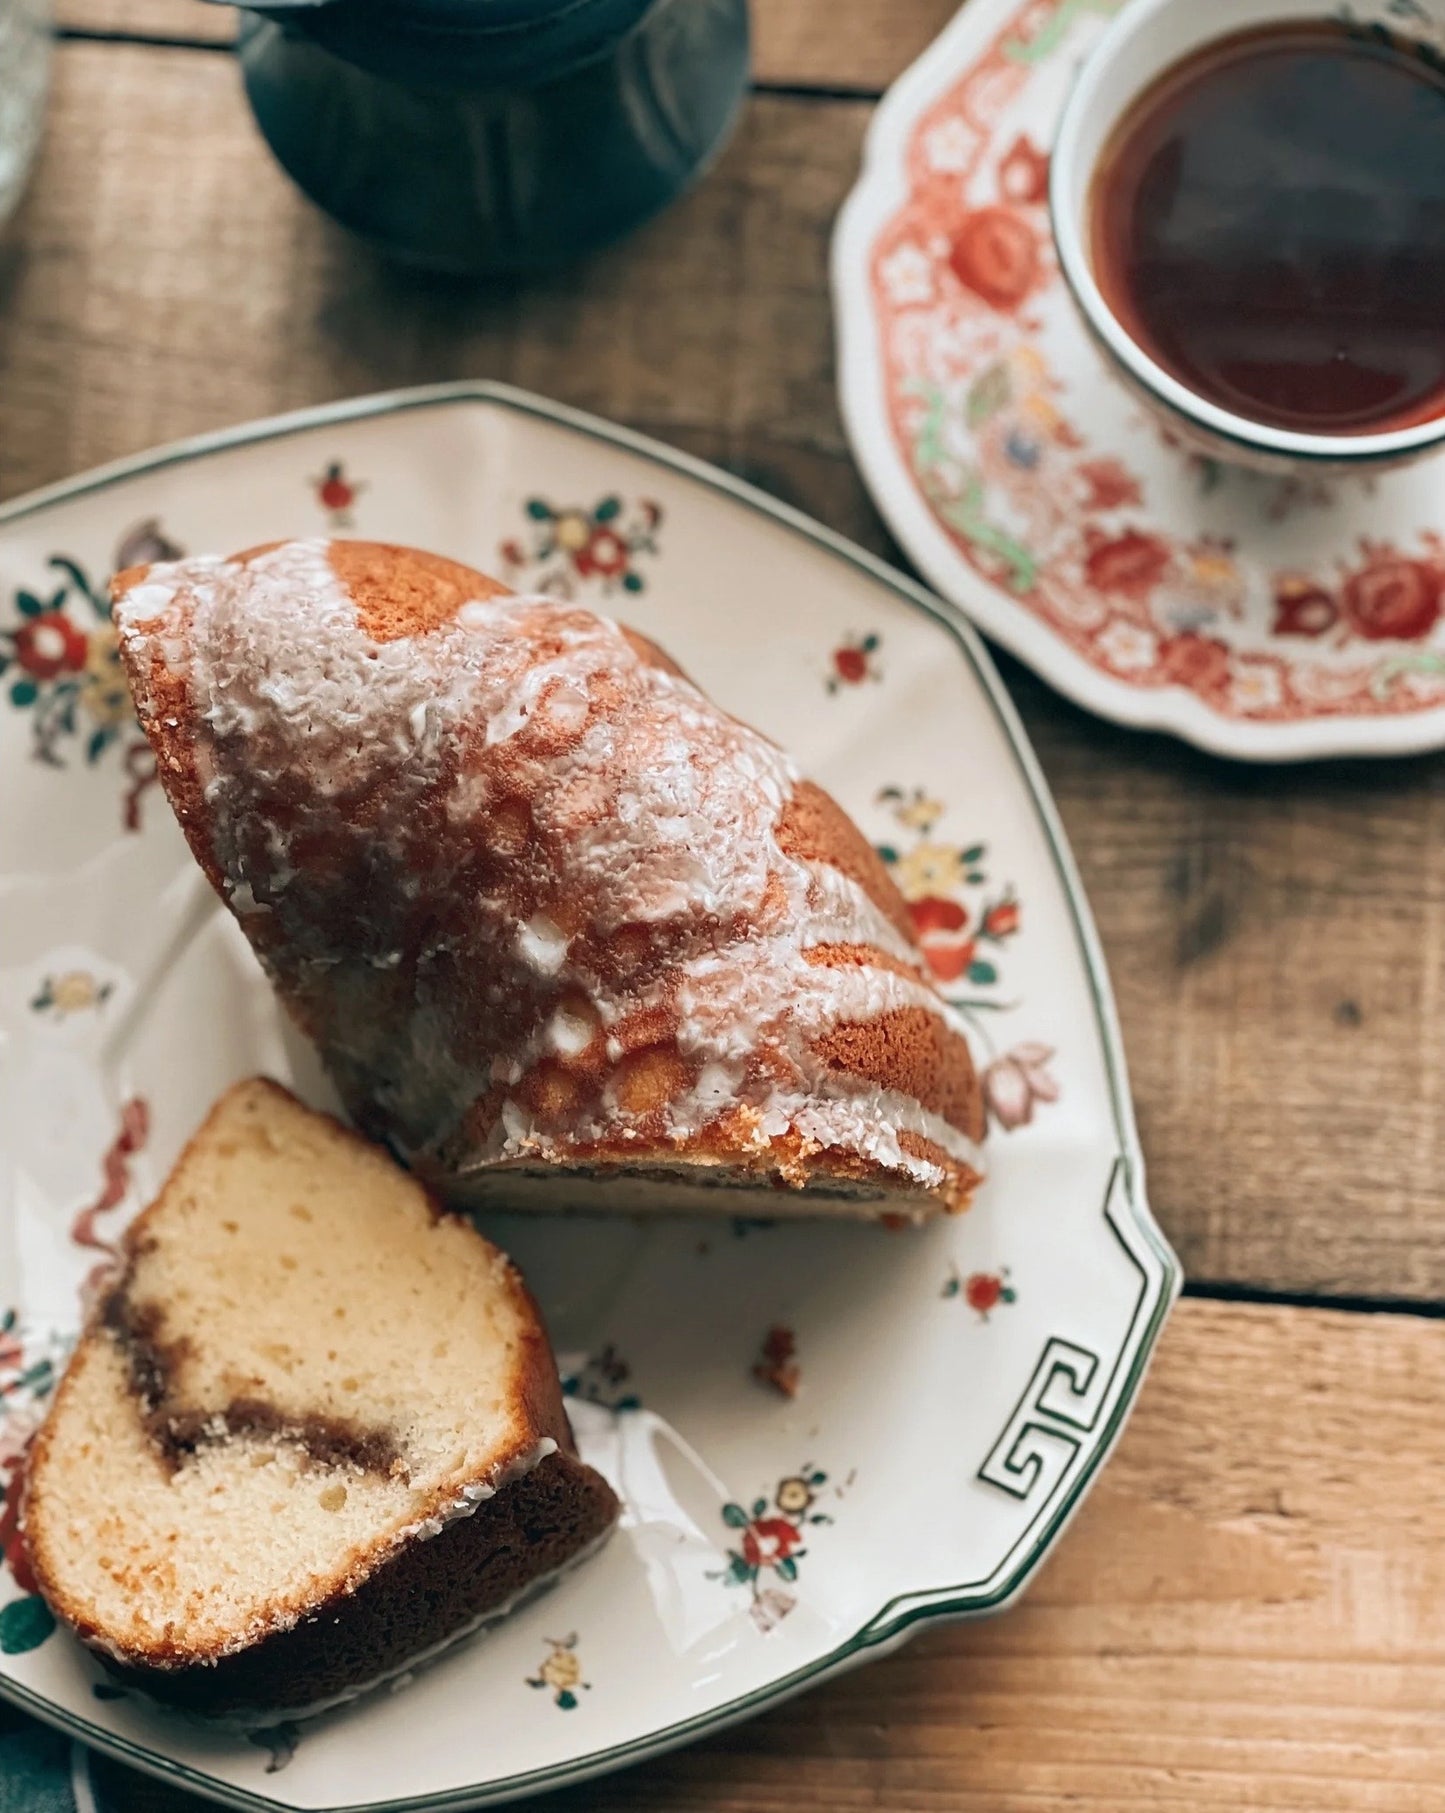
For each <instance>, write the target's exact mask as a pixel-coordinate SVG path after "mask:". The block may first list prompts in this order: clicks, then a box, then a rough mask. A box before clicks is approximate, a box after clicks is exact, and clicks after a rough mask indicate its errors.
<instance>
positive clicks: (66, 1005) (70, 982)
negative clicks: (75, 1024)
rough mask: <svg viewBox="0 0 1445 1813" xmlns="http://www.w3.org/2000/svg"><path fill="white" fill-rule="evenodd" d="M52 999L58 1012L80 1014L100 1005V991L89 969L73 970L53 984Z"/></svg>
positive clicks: (51, 989) (57, 978) (56, 979)
mask: <svg viewBox="0 0 1445 1813" xmlns="http://www.w3.org/2000/svg"><path fill="white" fill-rule="evenodd" d="M50 999H51V1001H52V1002H53V1003H54V1005H55V1007H56V1010H57V1011H58V1012H60V1013H63V1014H78V1013H83V1012H84V1011H85V1009H86V1008H87V1007H95V1006H97V1005H98V1004H99V1001H100V989H99V988H98V987H97V985H96V980H95V977H94V976H92V975H91V973H90V971H89V970H88V969H72V970H67V971H66V973H65V974H64V975H63V976H57V977H56V978H55V980H54V981H53V982H52V983H51V985H50Z"/></svg>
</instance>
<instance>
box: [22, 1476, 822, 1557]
mask: <svg viewBox="0 0 1445 1813" xmlns="http://www.w3.org/2000/svg"><path fill="white" fill-rule="evenodd" d="M29 1452H30V1450H29V1447H28V1446H27V1447H26V1449H25V1450H24V1452H23V1453H21V1454H17V1455H16V1456H15V1457H14V1458H13V1459H12V1460H10V1461H9V1462H8V1463H7V1464H6V1466H5V1468H4V1469H3V1484H4V1487H5V1497H4V1500H3V1502H0V1555H3V1556H4V1558H5V1561H6V1562H7V1564H8V1565H9V1568H10V1572H11V1573H12V1574H13V1575H14V1576H15V1584H16V1586H18V1587H19V1588H20V1590H21V1592H22V1593H38V1592H39V1591H40V1588H39V1586H38V1585H37V1584H36V1580H35V1576H34V1574H32V1573H31V1571H30V1557H29V1556H28V1555H27V1554H26V1552H25V1538H24V1537H23V1535H22V1534H21V1531H20V1500H21V1497H22V1495H23V1493H24V1490H25V1462H26V1458H27V1456H28V1455H29ZM788 1527H789V1529H791V1528H792V1525H791V1524H789V1526H788Z"/></svg>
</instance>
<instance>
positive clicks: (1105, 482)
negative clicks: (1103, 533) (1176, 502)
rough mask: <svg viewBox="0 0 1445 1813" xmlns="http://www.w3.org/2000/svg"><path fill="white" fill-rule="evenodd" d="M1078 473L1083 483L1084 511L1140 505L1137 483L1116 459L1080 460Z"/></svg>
mask: <svg viewBox="0 0 1445 1813" xmlns="http://www.w3.org/2000/svg"><path fill="white" fill-rule="evenodd" d="M1078 473H1079V477H1080V478H1081V479H1083V481H1084V486H1085V490H1084V497H1083V505H1084V508H1085V509H1086V510H1118V509H1120V508H1122V507H1123V506H1124V505H1125V504H1138V503H1142V502H1143V493H1142V492H1141V491H1140V489H1139V481H1138V480H1137V479H1136V478H1135V477H1134V475H1133V474H1132V473H1131V472H1130V471H1128V469H1127V468H1126V467H1125V466H1124V464H1123V462H1122V461H1120V460H1116V459H1114V458H1112V457H1110V458H1105V459H1098V460H1084V461H1082V462H1081V463H1080V465H1079V468H1078Z"/></svg>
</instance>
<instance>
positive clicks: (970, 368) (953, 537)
mask: <svg viewBox="0 0 1445 1813" xmlns="http://www.w3.org/2000/svg"><path fill="white" fill-rule="evenodd" d="M1116 10H1117V0H969V4H968V5H967V6H966V7H964V8H963V9H962V10H961V11H960V13H959V14H958V16H957V17H956V18H955V19H954V21H953V22H952V23H951V24H950V25H949V26H948V27H947V29H946V30H945V31H944V32H943V33H942V35H941V36H940V37H939V38H937V39H936V40H935V42H934V43H933V44H932V45H930V47H929V48H928V50H926V51H925V52H924V54H923V56H922V57H920V58H919V60H918V61H917V62H916V63H915V64H914V65H913V66H912V68H911V69H909V70H908V71H907V72H906V74H905V75H904V76H903V77H902V78H901V80H899V81H898V82H897V83H896V84H895V85H894V87H893V88H892V89H891V90H890V91H889V93H888V95H887V97H886V98H885V100H884V101H883V103H882V105H881V106H880V107H879V109H878V112H877V114H876V115H875V117H874V119H873V122H872V125H871V127H870V130H869V133H868V140H867V145H866V149H865V153H864V160H863V169H862V172H861V174H860V177H859V180H858V184H857V186H856V188H855V189H854V190H853V193H852V194H851V196H850V197H849V198H848V201H847V203H846V205H845V206H844V208H843V211H842V213H841V215H840V217H839V221H838V227H837V231H836V234H835V237H834V242H833V294H834V306H835V309H836V313H837V318H838V336H839V359H838V369H839V385H840V390H841V395H842V406H843V415H844V420H845V422H846V424H847V429H848V434H849V438H850V441H851V444H852V448H853V453H854V456H855V457H856V459H857V461H858V464H859V466H860V467H861V468H862V471H863V474H864V477H865V479H866V480H867V482H868V485H869V487H870V489H871V490H872V493H873V496H874V498H875V500H876V502H877V503H878V506H879V508H880V510H881V511H882V512H883V514H884V516H885V517H886V518H887V519H888V522H889V524H890V526H891V527H892V529H893V531H894V533H895V534H896V535H897V537H898V539H899V541H900V543H901V544H902V545H903V547H904V548H905V549H906V550H907V552H908V555H909V557H910V558H911V559H912V560H913V561H914V562H915V563H916V565H917V566H918V568H919V570H920V571H921V572H922V573H923V574H924V575H925V576H926V577H927V579H928V580H929V581H930V583H931V584H933V585H934V586H936V587H937V588H938V590H939V591H940V592H941V593H942V594H943V595H944V596H945V597H947V598H950V599H952V601H953V602H954V603H955V604H957V605H959V606H960V607H961V608H962V609H964V610H966V611H967V612H968V614H969V615H970V616H971V617H972V618H973V620H974V621H975V622H976V623H978V624H979V625H980V626H981V627H982V628H983V629H985V630H986V631H987V632H988V633H989V635H991V636H996V637H997V638H998V640H999V641H1000V642H1002V643H1004V644H1005V645H1006V646H1007V647H1008V648H1010V649H1011V650H1012V651H1013V652H1014V653H1015V654H1016V655H1018V656H1019V657H1020V658H1021V659H1022V660H1024V661H1027V662H1028V663H1029V664H1030V665H1031V666H1033V667H1034V668H1036V669H1037V670H1038V672H1039V673H1040V674H1042V675H1043V677H1044V678H1045V679H1047V680H1048V681H1050V683H1051V684H1053V685H1054V686H1057V687H1058V688H1059V690H1060V691H1061V692H1064V693H1066V694H1067V695H1068V696H1069V697H1070V698H1072V699H1074V700H1075V701H1076V702H1077V703H1079V704H1080V705H1083V706H1084V707H1085V708H1086V709H1088V710H1090V711H1095V712H1098V713H1099V714H1100V715H1101V716H1103V717H1108V718H1113V719H1116V720H1117V721H1119V722H1120V723H1124V724H1133V725H1139V726H1144V727H1148V728H1152V729H1158V730H1168V731H1172V732H1174V733H1175V734H1176V735H1178V736H1181V737H1184V738H1187V739H1188V740H1189V741H1190V742H1193V743H1197V744H1199V745H1200V746H1201V747H1203V748H1205V749H1210V750H1214V751H1216V752H1217V753H1219V754H1221V755H1229V756H1236V757H1240V758H1243V759H1246V760H1251V761H1285V760H1297V759H1302V758H1305V757H1313V756H1329V755H1347V754H1359V755H1392V754H1401V753H1405V752H1408V751H1412V750H1423V749H1433V748H1437V747H1439V746H1441V745H1442V744H1445V531H1442V526H1441V521H1442V506H1445V455H1434V456H1432V457H1429V458H1426V459H1424V460H1422V461H1420V462H1418V463H1417V464H1414V465H1411V466H1408V467H1405V468H1401V469H1399V470H1397V471H1393V472H1386V473H1377V474H1372V475H1360V476H1355V475H1350V476H1343V477H1333V476H1332V477H1323V476H1320V477H1314V476H1310V475H1305V476H1301V477H1290V478H1270V477H1265V476H1262V475H1258V474H1252V473H1248V472H1245V471H1243V470H1242V469H1238V468H1227V467H1224V466H1221V465H1219V464H1217V463H1216V462H1214V461H1212V460H1208V459H1204V458H1201V457H1199V456H1198V455H1195V454H1192V453H1190V452H1189V450H1188V449H1187V448H1186V447H1184V446H1183V445H1180V444H1175V443H1172V442H1171V440H1170V439H1169V438H1168V436H1167V435H1166V433H1165V431H1164V430H1163V429H1161V427H1160V425H1159V424H1158V422H1157V420H1156V419H1155V418H1154V417H1153V416H1152V415H1151V414H1149V413H1148V412H1147V410H1146V409H1145V408H1144V407H1143V406H1142V405H1141V404H1140V403H1139V402H1138V401H1137V400H1136V399H1135V397H1134V396H1133V395H1132V394H1131V393H1130V392H1128V391H1126V389H1125V388H1124V386H1123V384H1122V383H1121V382H1120V380H1119V379H1118V378H1117V377H1116V376H1115V374H1114V373H1113V372H1112V371H1111V370H1110V369H1109V367H1108V365H1107V364H1106V362H1105V357H1104V355H1103V354H1102V353H1101V352H1100V351H1099V349H1098V348H1097V347H1096V346H1095V345H1094V343H1093V342H1092V341H1091V340H1090V338H1089V336H1088V333H1087V331H1086V329H1085V327H1084V325H1083V322H1082V320H1081V318H1080V317H1079V315H1078V313H1077V310H1076V309H1075V306H1074V303H1073V302H1072V300H1071V298H1070V296H1069V293H1068V290H1067V287H1066V285H1065V283H1064V280H1063V278H1062V276H1061V275H1060V272H1059V269H1058V265H1057V262H1056V260H1055V257H1054V252H1053V245H1052V239H1051V235H1050V230H1049V219H1048V199H1047V190H1048V148H1049V146H1050V145H1051V144H1052V141H1053V137H1054V132H1055V128H1056V125H1057V123H1058V119H1059V115H1060V113H1061V111H1062V108H1063V104H1064V100H1065V97H1066V95H1067V93H1068V89H1069V85H1070V82H1071V80H1072V78H1073V74H1074V71H1075V70H1076V69H1077V67H1078V64H1079V61H1080V59H1081V58H1082V57H1083V56H1084V54H1085V53H1086V51H1087V50H1088V49H1089V47H1090V45H1091V44H1092V43H1093V41H1094V39H1095V38H1096V37H1097V35H1098V34H1099V33H1100V32H1102V30H1103V29H1104V26H1105V24H1106V23H1107V19H1108V15H1110V14H1111V13H1113V12H1114V11H1116Z"/></svg>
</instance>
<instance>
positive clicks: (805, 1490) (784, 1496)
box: [773, 1473, 813, 1517]
mask: <svg viewBox="0 0 1445 1813" xmlns="http://www.w3.org/2000/svg"><path fill="white" fill-rule="evenodd" d="M773 1502H774V1503H775V1504H776V1505H777V1507H778V1509H779V1510H780V1511H782V1512H783V1513H784V1514H785V1515H786V1516H789V1517H797V1516H800V1515H801V1514H802V1512H804V1511H806V1510H807V1508H808V1506H809V1505H810V1504H812V1502H813V1488H812V1487H811V1486H810V1485H809V1484H808V1482H807V1480H806V1479H803V1478H802V1477H801V1476H800V1475H799V1474H796V1473H793V1474H790V1475H789V1476H788V1478H787V1479H780V1480H779V1481H778V1489H777V1491H776V1492H775V1493H774V1494H773Z"/></svg>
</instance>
